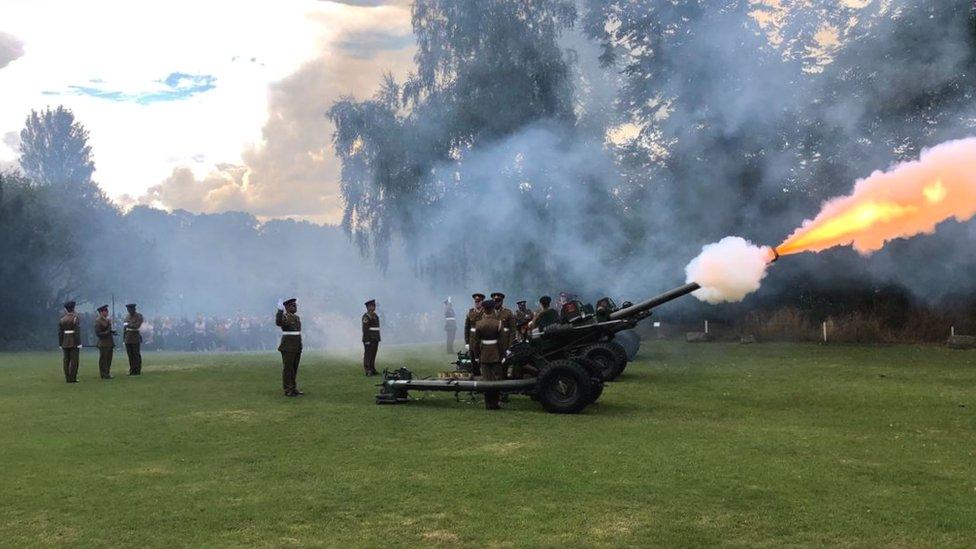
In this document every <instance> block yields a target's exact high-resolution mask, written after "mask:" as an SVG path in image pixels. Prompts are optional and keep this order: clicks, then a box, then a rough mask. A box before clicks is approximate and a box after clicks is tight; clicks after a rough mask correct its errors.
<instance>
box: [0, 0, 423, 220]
mask: <svg viewBox="0 0 976 549" xmlns="http://www.w3.org/2000/svg"><path fill="white" fill-rule="evenodd" d="M0 21H2V22H3V26H4V30H5V31H7V32H10V33H13V34H15V35H16V36H17V37H18V38H19V39H21V40H22V41H23V44H24V55H23V56H22V57H21V58H20V59H19V60H18V61H17V62H16V63H12V64H10V65H9V66H7V67H6V68H5V69H3V70H0V89H3V90H4V101H3V102H2V104H0V135H2V134H5V133H7V132H11V131H19V129H20V128H21V127H22V125H23V122H24V119H25V118H26V116H27V113H28V112H29V111H30V109H32V108H33V109H38V108H43V107H45V106H48V105H51V106H54V105H57V104H64V105H65V106H67V107H69V108H71V109H72V110H73V111H74V113H75V115H76V116H77V118H78V119H79V120H80V121H81V122H82V123H83V124H84V125H85V126H86V127H87V128H88V129H89V131H90V133H91V144H92V148H93V151H94V154H95V162H96V168H97V171H96V173H95V179H96V180H97V181H98V182H99V184H100V185H101V186H102V187H103V189H105V191H106V192H107V193H108V194H109V196H112V197H115V198H120V197H122V196H123V195H130V196H142V195H144V194H145V193H146V191H147V189H149V188H150V187H153V186H155V185H157V184H159V183H160V182H162V181H164V180H166V181H169V180H172V179H173V178H174V177H177V176H178V177H177V178H178V179H179V180H180V181H181V182H182V183H186V182H187V179H186V177H187V172H186V170H184V169H183V168H189V169H190V170H191V171H192V174H193V175H195V177H196V178H201V179H203V180H204V181H206V180H207V174H209V173H211V172H216V173H217V174H221V173H223V172H224V171H225V170H226V166H224V167H223V168H218V165H227V164H236V165H239V164H242V163H247V164H248V165H249V166H251V168H252V171H253V172H254V173H253V174H252V177H250V179H251V180H252V181H253V185H254V186H255V188H261V187H260V186H261V185H263V186H264V187H263V190H262V193H260V195H258V194H255V193H254V192H253V191H252V192H250V195H251V196H248V192H249V191H250V190H251V187H250V186H248V185H244V184H243V182H242V183H241V185H243V186H242V187H241V189H243V191H237V192H235V193H229V194H230V196H232V197H233V198H228V199H227V200H226V201H224V202H222V203H220V204H213V205H211V206H210V207H211V208H218V209H223V208H229V207H231V206H232V205H233V206H234V207H244V208H248V209H251V210H254V211H255V213H264V214H265V215H285V214H288V213H294V214H296V215H305V216H309V217H314V216H316V215H317V216H318V217H320V218H330V217H332V215H333V214H334V212H335V206H336V204H335V196H334V192H335V185H334V181H333V186H332V189H331V190H326V191H321V190H320V191H319V192H320V194H321V193H323V192H325V193H326V194H328V193H330V192H331V193H332V194H333V196H331V197H320V198H321V199H322V200H321V202H322V203H323V204H326V203H327V204H328V206H323V208H328V209H330V211H331V212H332V213H330V214H328V215H327V214H326V212H325V211H324V210H323V209H322V208H319V209H317V210H316V211H314V212H304V211H298V210H296V209H294V208H289V207H288V206H287V205H286V204H277V205H275V206H273V207H266V205H265V204H266V203H267V202H268V201H269V200H270V199H271V198H272V197H274V196H276V195H277V194H279V192H278V191H279V190H280V189H277V186H279V185H284V184H287V183H289V181H287V180H288V179H289V177H290V178H291V179H292V180H301V181H304V183H303V184H304V185H305V186H306V187H308V186H310V185H311V181H310V180H309V178H310V177H314V178H316V180H317V178H328V177H332V178H333V179H334V178H335V160H334V158H332V157H331V151H330V150H326V149H327V144H328V138H329V134H330V133H331V132H330V130H328V128H326V126H325V119H324V110H325V108H327V107H328V103H329V102H330V101H331V99H330V98H335V97H338V96H339V95H341V94H343V93H353V94H355V95H360V96H361V95H364V94H365V93H368V92H371V91H372V86H373V85H374V84H375V82H376V80H377V79H378V77H379V75H380V70H381V68H384V67H376V68H375V69H374V67H373V66H372V65H370V63H374V64H375V63H377V62H394V63H399V62H405V61H407V60H409V55H408V54H407V55H397V54H390V55H386V54H385V53H381V54H380V55H378V56H377V57H375V58H374V59H359V60H358V62H347V57H348V56H345V55H343V53H342V52H341V51H337V49H336V48H335V47H333V44H335V43H336V41H337V40H338V38H339V37H340V36H346V35H347V34H348V33H350V32H359V31H364V30H365V31H371V30H385V29H392V32H394V33H402V32H404V30H406V31H407V32H409V10H408V9H406V8H405V7H404V6H396V7H378V8H362V7H354V6H349V5H344V4H339V3H334V2H319V1H313V0H308V1H300V2H280V3H279V2H275V3H271V2H238V1H228V0H220V1H211V0H208V1H207V2H189V1H183V0H178V1H171V2H166V3H164V4H146V3H141V2H139V3H136V2H123V1H93V2H73V1H70V0H62V1H50V2H35V1H27V0H5V1H4V3H3V4H2V5H0ZM330 48H331V49H330ZM310 67H311V68H310ZM351 67H355V69H356V70H357V71H359V70H362V71H363V72H367V73H371V74H358V73H357V72H355V71H351V70H350V68H351ZM387 68H390V69H396V67H387ZM172 73H186V74H192V75H210V76H213V77H214V78H215V87H214V88H213V89H211V90H209V91H203V92H201V93H196V94H194V95H192V96H191V97H189V98H186V99H182V100H176V101H158V102H151V103H149V104H140V103H139V102H136V101H133V100H119V101H113V100H108V99H104V98H97V97H92V96H89V95H84V94H75V93H70V92H71V90H72V88H70V86H90V87H97V88H99V89H102V90H110V91H118V92H120V93H121V94H124V95H127V96H132V97H136V96H139V95H140V94H145V93H147V92H153V91H154V90H158V88H159V86H160V83H159V81H160V80H161V79H164V78H166V77H167V76H168V75H170V74H172ZM309 73H312V74H311V76H310V75H309ZM303 74H304V75H305V76H306V77H308V78H307V82H308V85H309V86H311V88H310V89H302V88H301V86H302V84H303V82H304V81H303V80H302V78H303V76H302V75H303ZM44 92H57V93H59V94H60V95H49V94H45V93H44ZM319 92H321V94H322V95H321V96H320V99H321V101H320V102H319V104H312V105H309V106H305V105H291V104H289V103H288V102H289V101H292V100H303V101H309V100H311V99H314V98H315V97H316V96H315V93H319ZM282 117H291V118H290V120H291V122H300V121H301V120H302V119H303V118H309V117H311V118H312V119H311V120H307V121H306V122H307V123H303V124H300V125H298V126H295V125H294V124H281V122H282ZM286 122H287V120H286ZM285 126H287V127H285ZM308 131H316V132H317V133H318V135H317V136H315V137H314V138H309V137H308V136H305V135H304V133H303V132H308ZM283 137H285V138H287V139H286V141H287V142H286V143H283V142H282V138H283ZM302 147H305V148H306V150H304V151H302V150H300V149H301V148H302ZM242 154H243V158H242ZM302 155H304V156H307V157H316V158H321V159H322V160H321V162H320V164H322V165H320V166H313V169H311V173H309V174H298V175H297V176H296V175H295V174H294V173H292V174H291V175H290V176H288V175H287V173H288V171H289V170H288V169H285V168H289V169H291V171H292V172H294V167H293V166H291V165H292V164H293V162H292V160H293V159H295V158H299V157H301V156H302ZM15 157H16V152H15V151H14V150H13V148H12V147H10V146H7V145H4V144H0V161H3V160H6V161H10V160H13V159H14V158H15ZM290 158H291V159H290ZM252 164H253V165H252ZM217 180H220V181H223V182H225V183H226V182H227V179H226V177H225V175H218V176H217ZM231 180H234V178H233V177H232V178H231ZM213 181H214V179H213V178H211V183H213ZM321 183H322V184H323V185H325V186H327V185H328V183H329V182H328V181H322V182H321ZM192 189H193V188H192V187H189V188H188V189H187V188H182V190H183V191H187V190H192ZM205 189H206V185H204V186H203V189H201V190H202V191H203V192H204V194H208V193H209V194H210V195H211V196H223V195H219V194H218V195H213V193H211V192H210V191H208V190H205ZM307 191H309V192H311V191H312V189H307ZM240 192H243V193H244V194H243V195H242V196H237V195H238V194H240ZM302 195H303V196H305V197H306V198H307V197H308V192H303V193H302ZM180 196H185V195H184V194H180ZM272 202H273V200H272ZM278 202H280V201H278ZM305 203H306V204H307V201H306V202H305ZM204 209H205V208H204ZM201 210H203V209H201ZM291 210H294V211H293V212H292V211H291Z"/></svg>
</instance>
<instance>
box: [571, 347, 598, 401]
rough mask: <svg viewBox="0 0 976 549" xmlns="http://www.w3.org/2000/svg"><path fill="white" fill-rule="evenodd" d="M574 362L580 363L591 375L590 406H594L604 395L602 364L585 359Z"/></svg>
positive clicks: (580, 358)
mask: <svg viewBox="0 0 976 549" xmlns="http://www.w3.org/2000/svg"><path fill="white" fill-rule="evenodd" d="M573 360H575V361H576V362H579V364H580V366H582V367H583V369H584V370H586V372H587V373H588V374H590V404H593V403H594V402H596V401H597V400H598V399H599V398H600V395H602V394H603V379H602V377H601V376H602V373H601V371H600V363H598V362H597V361H595V360H590V359H588V358H583V357H576V358H574V359H573Z"/></svg>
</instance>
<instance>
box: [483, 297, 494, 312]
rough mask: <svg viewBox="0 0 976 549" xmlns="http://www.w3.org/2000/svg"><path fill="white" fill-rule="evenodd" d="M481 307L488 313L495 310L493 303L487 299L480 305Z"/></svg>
mask: <svg viewBox="0 0 976 549" xmlns="http://www.w3.org/2000/svg"><path fill="white" fill-rule="evenodd" d="M481 306H482V307H484V308H485V309H486V310H488V311H490V310H492V309H494V308H495V302H494V301H492V300H491V299H489V300H486V301H485V302H484V303H482V304H481Z"/></svg>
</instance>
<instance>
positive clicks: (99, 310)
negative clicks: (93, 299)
mask: <svg viewBox="0 0 976 549" xmlns="http://www.w3.org/2000/svg"><path fill="white" fill-rule="evenodd" d="M95 310H96V311H98V312H102V311H107V310H108V305H102V306H101V307H99V308H97V309H95Z"/></svg>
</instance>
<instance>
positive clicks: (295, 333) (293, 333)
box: [281, 332, 302, 336]
mask: <svg viewBox="0 0 976 549" xmlns="http://www.w3.org/2000/svg"><path fill="white" fill-rule="evenodd" d="M281 335H283V336H300V335H302V333H301V332H281Z"/></svg>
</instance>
